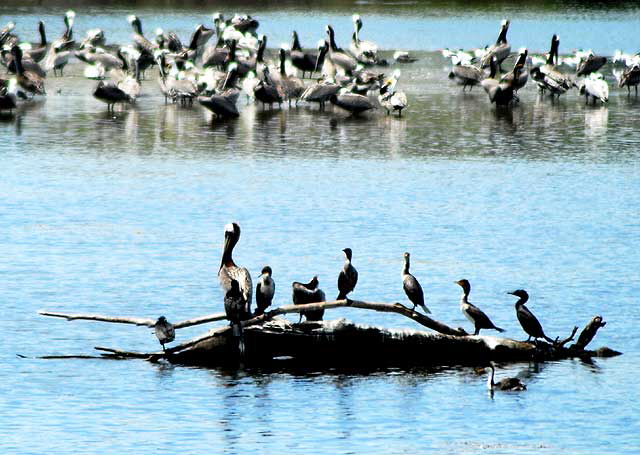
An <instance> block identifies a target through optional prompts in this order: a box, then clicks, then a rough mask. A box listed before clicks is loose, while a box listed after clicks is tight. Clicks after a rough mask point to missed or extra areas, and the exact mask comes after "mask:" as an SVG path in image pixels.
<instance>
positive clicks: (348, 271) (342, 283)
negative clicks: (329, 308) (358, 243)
mask: <svg viewBox="0 0 640 455" xmlns="http://www.w3.org/2000/svg"><path fill="white" fill-rule="evenodd" d="M342 251H343V252H344V257H345V261H344V265H343V266H342V270H341V271H340V274H339V275H338V291H339V292H338V297H336V300H343V299H346V298H347V294H349V293H350V292H351V291H353V289H354V288H355V287H356V284H357V283H358V271H357V270H356V268H355V267H354V266H353V264H351V257H352V256H351V255H352V252H351V248H345V249H344V250H342Z"/></svg>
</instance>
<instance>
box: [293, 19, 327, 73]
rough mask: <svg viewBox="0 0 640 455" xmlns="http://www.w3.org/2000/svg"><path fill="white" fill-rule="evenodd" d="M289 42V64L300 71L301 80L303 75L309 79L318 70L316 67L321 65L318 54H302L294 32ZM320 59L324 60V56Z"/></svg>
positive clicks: (296, 34)
mask: <svg viewBox="0 0 640 455" xmlns="http://www.w3.org/2000/svg"><path fill="white" fill-rule="evenodd" d="M291 40H292V44H291V52H290V56H291V64H292V65H293V66H295V67H296V68H297V69H299V70H300V71H302V78H303V79H304V74H305V73H309V76H310V77H311V75H313V73H314V72H315V71H317V70H318V67H319V66H320V65H322V62H320V61H318V52H304V51H303V50H302V47H301V46H300V40H299V39H298V33H297V32H296V31H295V30H294V31H293V33H292V34H291ZM322 58H323V60H324V56H323V57H322Z"/></svg>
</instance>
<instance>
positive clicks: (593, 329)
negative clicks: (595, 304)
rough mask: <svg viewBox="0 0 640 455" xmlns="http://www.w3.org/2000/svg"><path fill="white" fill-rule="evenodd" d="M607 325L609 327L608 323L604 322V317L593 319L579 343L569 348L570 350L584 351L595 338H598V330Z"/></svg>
mask: <svg viewBox="0 0 640 455" xmlns="http://www.w3.org/2000/svg"><path fill="white" fill-rule="evenodd" d="M605 325H607V323H606V322H604V321H603V320H602V316H594V317H593V318H591V321H589V323H588V324H587V325H586V327H585V328H584V329H583V330H582V332H580V336H579V337H578V341H576V342H575V343H574V344H572V345H571V346H569V348H570V349H584V348H585V347H586V346H587V345H588V344H589V343H590V342H591V340H593V337H595V336H596V333H597V332H598V329H600V328H601V327H604V326H605Z"/></svg>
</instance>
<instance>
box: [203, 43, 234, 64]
mask: <svg viewBox="0 0 640 455" xmlns="http://www.w3.org/2000/svg"><path fill="white" fill-rule="evenodd" d="M228 55H229V48H228V47H226V45H225V41H224V40H223V39H222V36H220V37H218V41H217V42H216V44H215V45H213V46H211V45H210V46H207V47H206V48H205V50H204V53H203V54H202V66H203V67H204V68H206V67H209V66H217V67H222V65H224V62H225V61H226V60H227V58H228Z"/></svg>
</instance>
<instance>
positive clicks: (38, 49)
mask: <svg viewBox="0 0 640 455" xmlns="http://www.w3.org/2000/svg"><path fill="white" fill-rule="evenodd" d="M38 33H40V45H39V46H33V45H31V46H30V49H29V50H28V51H27V50H25V51H24V54H25V57H29V58H31V59H32V60H33V61H34V62H36V63H38V62H40V61H42V59H43V58H44V57H45V55H47V34H46V32H45V29H44V22H42V21H40V22H38Z"/></svg>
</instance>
